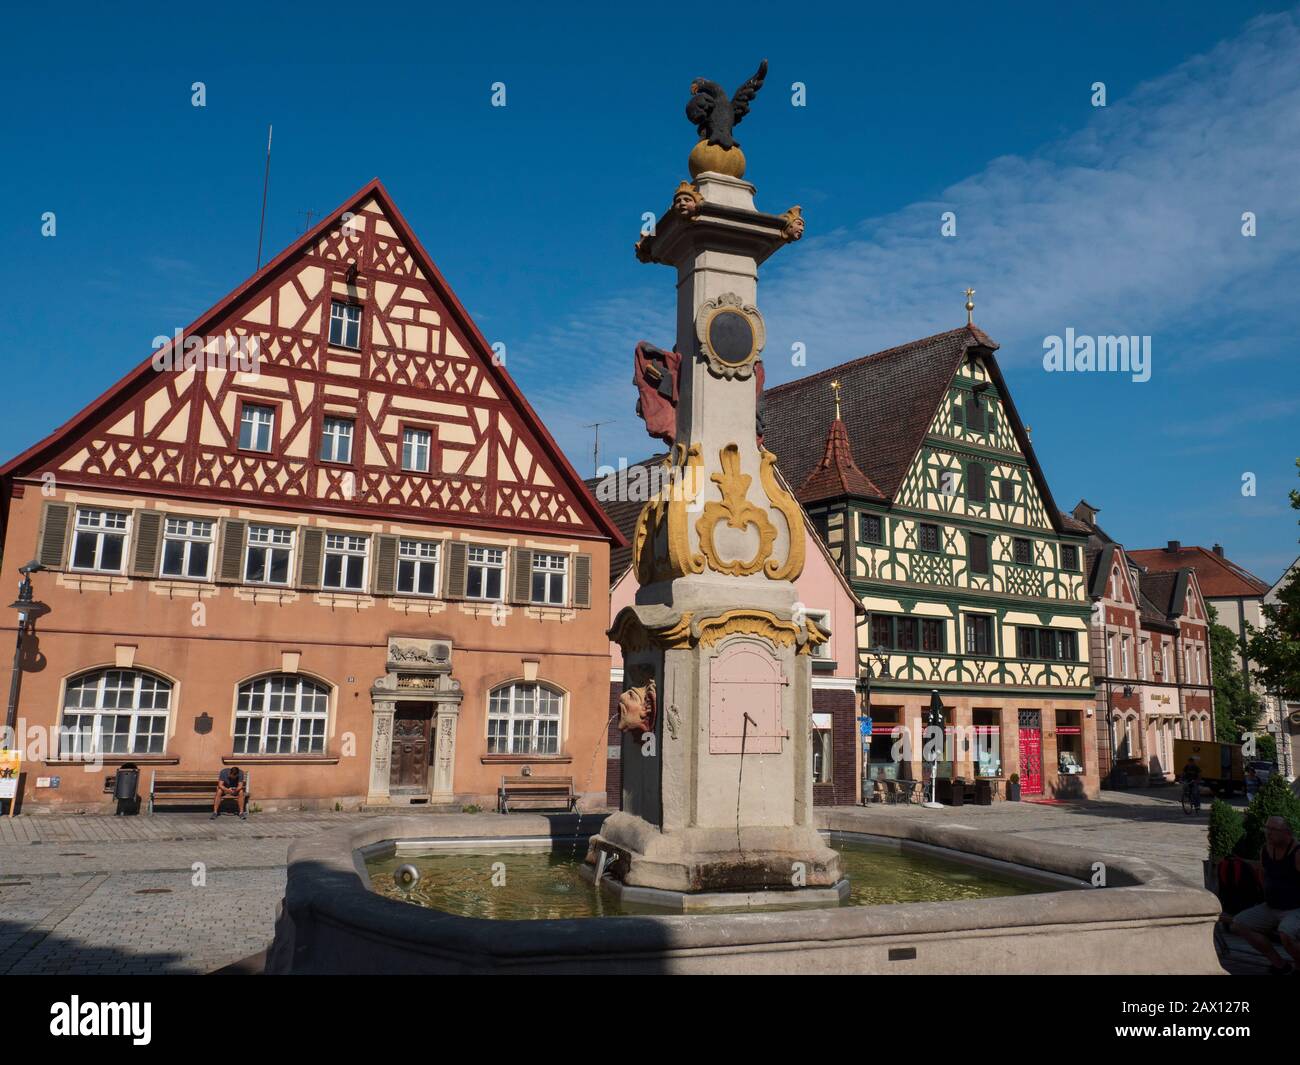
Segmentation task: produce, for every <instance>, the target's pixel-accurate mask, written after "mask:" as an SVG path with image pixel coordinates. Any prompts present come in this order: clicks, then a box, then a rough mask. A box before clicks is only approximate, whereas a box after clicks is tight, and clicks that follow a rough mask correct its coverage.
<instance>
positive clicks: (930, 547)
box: [917, 522, 939, 551]
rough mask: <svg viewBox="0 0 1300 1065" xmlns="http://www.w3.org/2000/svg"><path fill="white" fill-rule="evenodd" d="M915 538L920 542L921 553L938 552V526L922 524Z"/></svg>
mask: <svg viewBox="0 0 1300 1065" xmlns="http://www.w3.org/2000/svg"><path fill="white" fill-rule="evenodd" d="M917 528H918V532H917V538H918V541H919V542H920V546H921V550H922V551H938V550H939V526H937V525H927V524H925V523H924V522H922V523H921V525H919V526H918V527H917Z"/></svg>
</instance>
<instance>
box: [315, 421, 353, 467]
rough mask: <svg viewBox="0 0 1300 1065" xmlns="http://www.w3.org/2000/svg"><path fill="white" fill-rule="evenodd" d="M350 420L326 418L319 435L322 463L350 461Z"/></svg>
mask: <svg viewBox="0 0 1300 1065" xmlns="http://www.w3.org/2000/svg"><path fill="white" fill-rule="evenodd" d="M352 425H353V423H352V419H351V418H326V419H325V424H324V425H323V426H322V427H321V433H320V457H321V461H322V462H351V461H352Z"/></svg>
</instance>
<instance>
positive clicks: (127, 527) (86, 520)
mask: <svg viewBox="0 0 1300 1065" xmlns="http://www.w3.org/2000/svg"><path fill="white" fill-rule="evenodd" d="M83 536H84V537H93V538H94V541H95V558H94V561H93V562H92V563H91V564H90V565H89V566H78V565H77V564H76V562H77V545H78V544H79V543H80V542H81V539H82V537H83ZM108 538H114V539H120V540H121V541H122V560H121V562H119V563H118V566H117V568H116V569H112V568H110V567H107V566H105V565H104V561H103V560H104V541H105V540H106V539H108ZM130 546H131V512H130V511H129V510H114V509H113V508H111V507H78V508H77V514H76V517H75V519H74V521H73V530H72V551H71V553H70V554H69V556H68V569H70V570H76V571H77V572H78V573H125V572H126V562H127V552H128V550H129V549H130Z"/></svg>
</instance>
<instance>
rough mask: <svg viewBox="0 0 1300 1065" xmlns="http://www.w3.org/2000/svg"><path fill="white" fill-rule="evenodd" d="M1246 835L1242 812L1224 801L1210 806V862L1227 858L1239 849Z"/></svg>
mask: <svg viewBox="0 0 1300 1065" xmlns="http://www.w3.org/2000/svg"><path fill="white" fill-rule="evenodd" d="M1245 834H1246V825H1245V821H1244V818H1242V816H1241V814H1240V812H1239V811H1238V810H1236V809H1235V808H1234V807H1232V806H1230V805H1229V804H1228V803H1226V802H1224V801H1223V800H1222V799H1215V800H1214V802H1213V804H1212V805H1211V806H1210V830H1209V839H1210V861H1212V862H1217V861H1219V860H1220V859H1221V858H1226V857H1228V855H1230V854H1231V853H1232V852H1233V851H1234V850H1236V848H1237V844H1238V843H1240V842H1241V837H1242V836H1243V835H1245Z"/></svg>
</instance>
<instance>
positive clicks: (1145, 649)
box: [1138, 636, 1151, 680]
mask: <svg viewBox="0 0 1300 1065" xmlns="http://www.w3.org/2000/svg"><path fill="white" fill-rule="evenodd" d="M1150 654H1151V641H1150V640H1148V639H1147V638H1146V637H1145V636H1144V637H1142V639H1141V641H1139V643H1138V680H1146V679H1147V657H1148V656H1149V655H1150Z"/></svg>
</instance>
